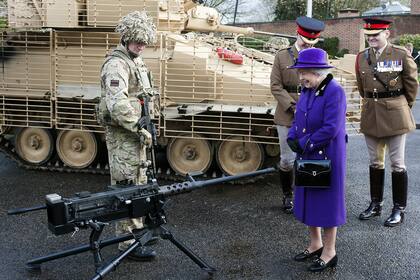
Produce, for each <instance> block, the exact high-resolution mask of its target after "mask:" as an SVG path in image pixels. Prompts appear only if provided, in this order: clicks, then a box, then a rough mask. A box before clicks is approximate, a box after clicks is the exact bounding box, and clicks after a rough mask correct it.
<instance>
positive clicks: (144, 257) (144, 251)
mask: <svg viewBox="0 0 420 280" xmlns="http://www.w3.org/2000/svg"><path fill="white" fill-rule="evenodd" d="M155 257H156V252H155V250H153V249H152V248H150V247H148V246H139V247H137V248H136V249H134V250H133V251H131V252H130V253H129V254H128V255H127V258H129V259H131V260H135V261H141V262H147V261H151V260H153V259H154V258H155Z"/></svg>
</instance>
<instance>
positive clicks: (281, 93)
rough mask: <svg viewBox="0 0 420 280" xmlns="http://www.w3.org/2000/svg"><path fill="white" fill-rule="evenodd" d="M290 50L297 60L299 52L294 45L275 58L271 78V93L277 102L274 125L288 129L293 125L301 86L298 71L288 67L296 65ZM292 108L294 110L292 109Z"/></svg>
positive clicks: (280, 52)
mask: <svg viewBox="0 0 420 280" xmlns="http://www.w3.org/2000/svg"><path fill="white" fill-rule="evenodd" d="M289 50H291V52H292V53H293V56H294V59H296V58H297V56H298V51H297V49H296V47H295V46H294V45H293V46H292V47H289V48H287V49H283V50H280V51H279V52H278V53H277V54H276V57H275V58H274V64H273V68H272V70H271V76H270V86H271V93H272V94H273V96H274V98H275V99H276V100H277V107H276V113H275V114H274V123H275V124H278V125H283V126H288V127H290V126H291V125H292V121H293V118H294V112H293V111H294V110H293V109H294V108H295V106H296V102H297V100H298V93H297V92H298V86H299V84H300V81H299V76H298V74H297V70H296V69H287V67H288V66H291V65H293V64H294V59H292V57H291V55H290V51H289ZM292 90H293V92H292ZM289 91H290V92H289ZM290 107H292V109H290Z"/></svg>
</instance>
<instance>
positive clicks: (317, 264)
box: [308, 255, 338, 272]
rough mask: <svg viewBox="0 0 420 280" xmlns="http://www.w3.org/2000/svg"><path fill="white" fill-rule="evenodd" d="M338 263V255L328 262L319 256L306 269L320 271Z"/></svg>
mask: <svg viewBox="0 0 420 280" xmlns="http://www.w3.org/2000/svg"><path fill="white" fill-rule="evenodd" d="M337 263H338V257H337V255H335V256H334V257H333V258H332V259H331V260H330V261H329V262H327V263H326V262H325V261H323V260H322V259H321V258H317V259H316V260H315V261H314V263H313V264H311V266H309V267H308V270H309V271H311V272H321V271H323V270H325V269H326V268H328V267H336V266H337Z"/></svg>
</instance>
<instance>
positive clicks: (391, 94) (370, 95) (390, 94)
mask: <svg viewBox="0 0 420 280" xmlns="http://www.w3.org/2000/svg"><path fill="white" fill-rule="evenodd" d="M403 94H404V92H403V91H400V90H396V91H385V92H365V98H390V97H397V96H400V95H403Z"/></svg>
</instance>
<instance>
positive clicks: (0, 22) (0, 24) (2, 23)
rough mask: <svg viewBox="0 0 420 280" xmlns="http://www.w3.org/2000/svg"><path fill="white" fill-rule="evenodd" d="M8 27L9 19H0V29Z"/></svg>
mask: <svg viewBox="0 0 420 280" xmlns="http://www.w3.org/2000/svg"><path fill="white" fill-rule="evenodd" d="M6 27H7V19H6V18H2V17H0V28H6Z"/></svg>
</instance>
